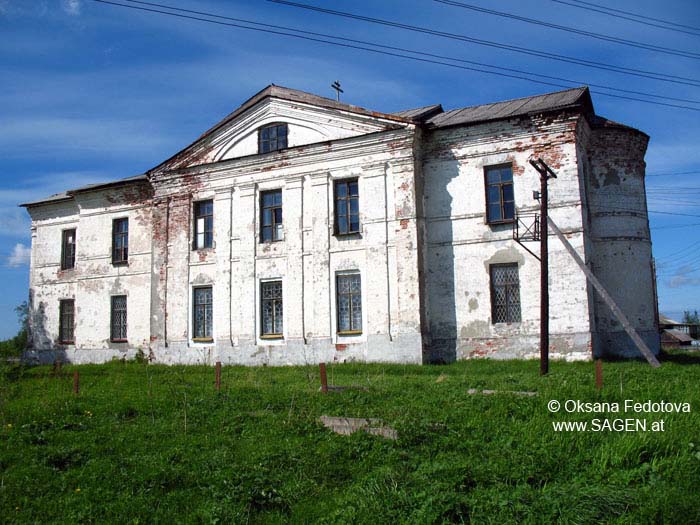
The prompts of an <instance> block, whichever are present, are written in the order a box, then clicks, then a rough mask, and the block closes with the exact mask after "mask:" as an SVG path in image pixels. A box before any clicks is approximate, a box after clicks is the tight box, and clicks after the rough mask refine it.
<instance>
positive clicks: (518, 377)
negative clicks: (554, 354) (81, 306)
mask: <svg viewBox="0 0 700 525" xmlns="http://www.w3.org/2000/svg"><path fill="white" fill-rule="evenodd" d="M73 370H79V372H80V378H81V391H80V394H79V395H78V396H75V395H73V394H72V391H71V387H72V371H73ZM537 371H538V363H537V362H534V361H529V362H523V361H518V362H516V361H507V362H495V361H481V360H479V361H470V362H460V363H456V364H453V365H449V366H402V365H365V364H343V365H329V367H328V377H329V383H331V384H335V385H356V386H362V387H366V390H360V389H357V390H347V391H343V392H334V393H329V394H328V395H323V394H322V393H321V392H319V379H318V368H317V367H315V366H309V367H294V368H243V367H225V368H224V369H223V374H222V376H223V385H222V389H221V392H220V393H216V392H215V389H214V370H213V368H206V367H164V366H154V365H145V364H139V363H111V364H109V365H103V366H80V367H70V366H64V367H63V376H62V377H53V375H52V370H51V368H50V367H38V368H32V369H22V368H14V369H5V370H4V372H3V377H2V378H1V380H2V385H1V386H0V423H1V425H2V428H1V429H0V522H3V523H42V524H43V523H54V522H57V523H170V524H173V523H329V524H331V523H332V524H336V523H391V524H395V523H411V524H413V523H462V522H464V523H494V524H504V523H554V522H559V523H572V524H573V523H582V524H583V523H630V524H631V523H634V524H638V523H673V524H677V523H700V496H699V494H700V416H699V414H698V410H699V409H700V388H699V387H700V359H699V358H698V357H695V356H692V355H690V354H676V355H675V356H673V357H672V359H671V361H666V362H665V363H664V364H663V366H662V367H661V368H660V369H656V370H654V369H652V368H651V367H649V366H648V365H646V364H645V363H640V362H620V363H605V365H604V378H605V387H604V389H603V390H602V392H598V391H596V390H595V388H594V367H593V364H592V363H574V364H565V363H559V362H554V363H553V364H552V367H551V374H550V375H549V376H547V377H540V376H538V373H537ZM471 388H476V389H494V390H499V391H505V392H512V391H536V392H537V393H538V395H537V396H536V397H526V396H519V395H514V394H509V393H502V394H497V395H470V394H468V393H467V391H468V390H469V389H471ZM552 399H556V400H559V401H562V402H564V401H565V400H567V399H578V400H581V401H586V402H595V401H609V402H614V401H616V402H621V401H623V400H625V399H634V400H635V401H646V400H648V399H650V400H652V401H661V400H665V401H674V402H688V403H690V404H691V410H692V412H691V413H672V414H669V413H666V414H624V413H622V414H567V413H564V412H561V413H558V414H551V413H550V412H549V411H548V409H547V403H548V401H550V400H552ZM321 415H329V416H347V417H374V418H382V419H384V420H385V421H386V423H387V424H389V425H391V426H393V427H394V428H395V429H396V430H397V431H398V436H399V437H398V440H397V441H391V440H387V439H384V438H382V437H379V436H373V435H369V434H367V433H364V432H358V433H355V434H353V435H351V436H341V435H336V434H334V433H333V432H331V431H330V430H328V429H326V428H324V427H323V426H322V425H321V424H320V423H319V421H318V418H319V417H320V416H321ZM605 417H608V418H610V419H612V418H630V417H634V418H640V419H646V420H647V421H649V422H651V421H657V420H661V419H663V420H664V426H665V431H664V432H617V431H604V432H555V431H554V430H553V428H552V422H553V421H574V420H576V421H578V420H585V421H589V422H590V421H592V419H593V418H605Z"/></svg>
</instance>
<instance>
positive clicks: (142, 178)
mask: <svg viewBox="0 0 700 525" xmlns="http://www.w3.org/2000/svg"><path fill="white" fill-rule="evenodd" d="M140 182H148V177H147V176H146V175H136V176H134V177H126V178H124V179H117V180H113V181H109V182H98V183H96V184H86V185H85V186H81V187H80V188H75V189H74V190H67V191H63V192H61V193H55V194H54V195H51V196H49V197H46V198H45V199H40V200H36V201H32V202H25V203H24V204H20V207H23V208H28V207H30V206H37V205H40V204H51V203H52V202H59V201H65V200H70V199H72V198H73V195H75V194H76V193H80V192H83V191H92V190H101V189H103V188H110V187H114V186H124V185H127V184H135V183H140Z"/></svg>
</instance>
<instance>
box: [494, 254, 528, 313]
mask: <svg viewBox="0 0 700 525" xmlns="http://www.w3.org/2000/svg"><path fill="white" fill-rule="evenodd" d="M499 268H513V269H515V276H516V278H517V279H518V282H517V283H506V284H504V285H499V286H504V287H505V293H504V296H505V304H504V307H505V317H506V320H504V321H501V320H496V308H497V306H498V305H497V304H496V279H495V276H494V272H495V271H496V270H498V269H499ZM516 284H517V286H516ZM489 288H490V292H491V324H515V323H521V322H522V319H523V312H522V303H521V301H520V267H519V266H518V263H498V264H490V265H489ZM513 288H515V290H516V292H517V305H518V319H517V320H514V319H511V318H510V314H509V312H510V306H511V304H512V303H511V301H509V297H512V293H509V291H510V290H512V289H513Z"/></svg>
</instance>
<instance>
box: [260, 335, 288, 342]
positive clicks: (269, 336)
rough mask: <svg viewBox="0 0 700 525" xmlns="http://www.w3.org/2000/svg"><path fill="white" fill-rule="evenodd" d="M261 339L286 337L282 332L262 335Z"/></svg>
mask: <svg viewBox="0 0 700 525" xmlns="http://www.w3.org/2000/svg"><path fill="white" fill-rule="evenodd" d="M260 339H264V340H266V341H274V340H280V339H284V336H283V335H282V334H268V335H261V336H260Z"/></svg>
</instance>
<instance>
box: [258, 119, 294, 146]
mask: <svg viewBox="0 0 700 525" xmlns="http://www.w3.org/2000/svg"><path fill="white" fill-rule="evenodd" d="M286 147H287V124H284V123H276V124H270V125H269V126H264V127H262V128H260V129H259V130H258V153H268V152H270V151H277V150H280V149H284V148H286Z"/></svg>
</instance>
